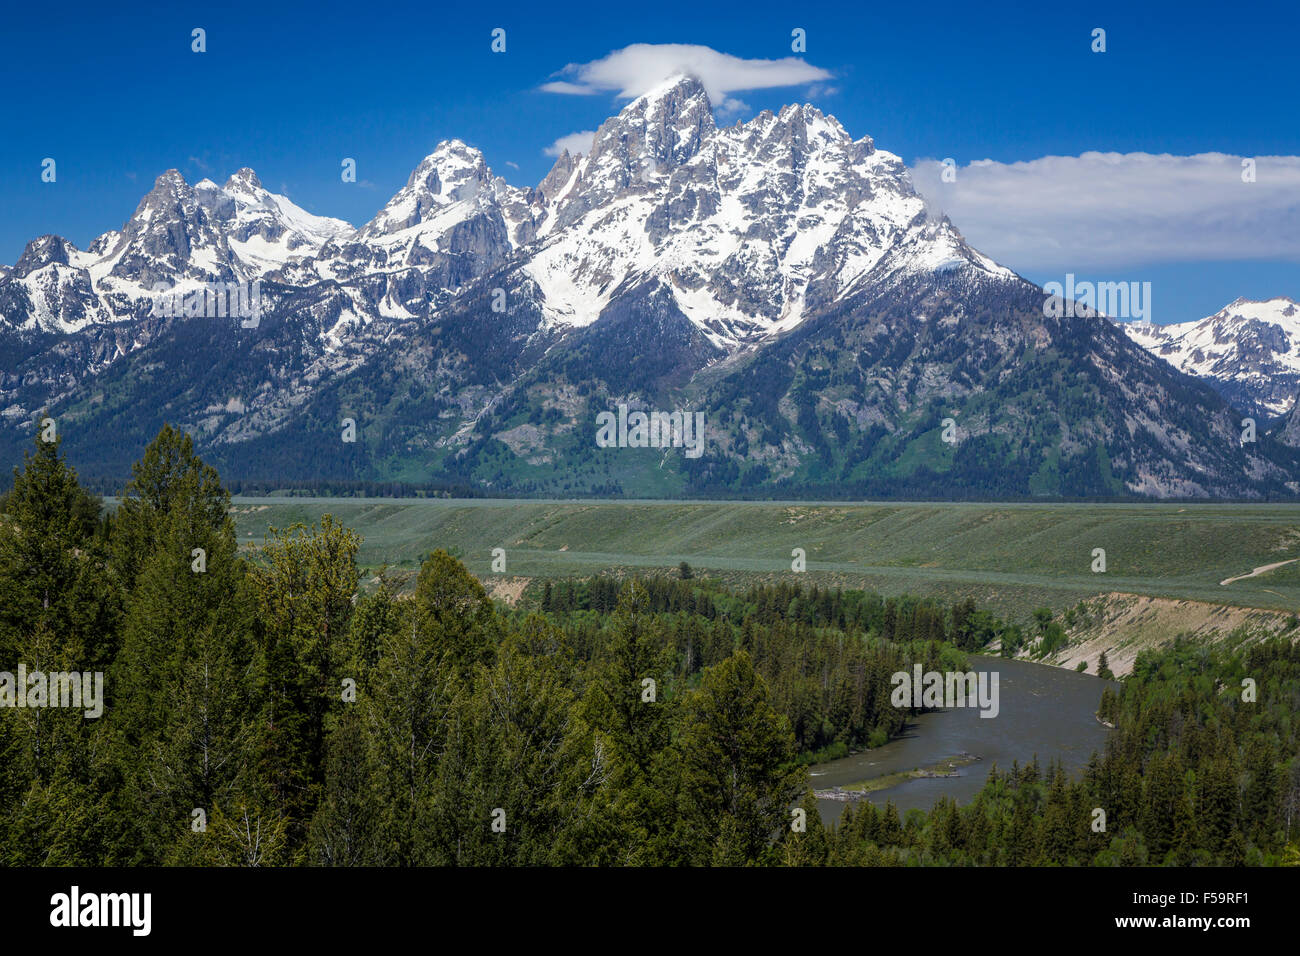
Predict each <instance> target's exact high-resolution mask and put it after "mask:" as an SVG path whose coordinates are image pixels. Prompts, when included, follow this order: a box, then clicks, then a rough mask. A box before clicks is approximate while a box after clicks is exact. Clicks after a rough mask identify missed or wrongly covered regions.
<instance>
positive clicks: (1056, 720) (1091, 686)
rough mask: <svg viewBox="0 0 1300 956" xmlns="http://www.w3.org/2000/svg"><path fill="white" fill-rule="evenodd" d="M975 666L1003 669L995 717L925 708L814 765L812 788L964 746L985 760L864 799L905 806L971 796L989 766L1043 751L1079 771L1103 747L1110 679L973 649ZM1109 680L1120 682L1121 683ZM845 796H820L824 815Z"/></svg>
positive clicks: (1043, 761) (1041, 756)
mask: <svg viewBox="0 0 1300 956" xmlns="http://www.w3.org/2000/svg"><path fill="white" fill-rule="evenodd" d="M969 667H970V669H971V670H974V671H991V672H993V671H995V672H997V673H998V675H999V677H998V685H999V686H998V691H999V697H1000V701H999V703H1000V707H999V711H998V715H997V716H996V717H991V718H989V717H980V712H979V709H978V708H975V707H966V708H951V709H949V710H942V711H934V712H931V713H928V714H922V715H921V716H919V717H917V718H916V719H915V720H914V721H913V722H912V723H910V724H909V725H908V727H907V730H906V731H905V732H904V734H903V736H901V737H896V738H895V739H893V740H891V741H890V742H889V743H887V744H885V745H884V746H883V747H877V748H876V749H875V750H868V751H864V752H862V753H859V754H854V755H852V756H849V757H844V758H842V759H840V760H832V761H830V762H829V763H823V764H816V765H814V766H812V767H810V768H809V783H810V784H811V785H812V788H813V789H814V790H830V789H832V788H834V787H843V786H847V785H849V784H853V783H859V782H861V781H863V780H867V779H869V778H872V777H880V776H884V775H886V774H891V773H898V772H902V771H908V770H914V769H916V768H923V767H932V766H934V765H936V764H939V763H940V762H942V761H944V760H945V759H947V758H949V757H954V756H956V755H958V754H961V753H969V754H974V755H978V756H979V757H980V758H981V759H980V760H978V761H976V762H974V763H971V764H969V765H968V766H964V767H961V768H960V770H959V771H958V772H959V773H960V774H961V776H959V777H944V778H924V779H916V780H905V781H903V782H902V783H900V784H898V785H897V786H893V787H890V788H888V789H885V790H877V791H874V792H873V793H871V794H870V795H869V796H868V798H867V799H869V800H870V801H871V802H872V803H874V804H876V805H878V806H883V805H884V803H885V801H886V800H893V801H894V804H895V805H896V806H897V807H898V809H899V812H900V813H902V812H904V811H906V810H909V809H911V808H913V807H917V808H920V809H923V810H928V809H929V808H930V807H932V806H933V805H934V802H935V801H936V800H938V799H939V798H940V797H942V796H949V797H953V798H954V799H956V800H957V802H958V803H968V802H969V801H971V800H972V799H974V797H975V794H976V793H977V792H978V791H979V790H980V788H981V787H983V786H984V782H985V780H987V779H988V774H989V769H990V768H991V767H992V766H993V764H995V763H996V764H997V766H998V769H999V771H1005V770H1009V769H1010V768H1011V763H1012V761H1013V760H1019V761H1020V763H1021V764H1022V765H1024V764H1025V763H1028V762H1030V761H1032V760H1033V758H1034V755H1035V754H1037V755H1038V762H1039V764H1040V765H1041V766H1042V768H1043V769H1044V771H1046V769H1047V765H1048V763H1049V762H1050V761H1052V760H1054V759H1059V760H1061V762H1062V763H1063V764H1064V765H1065V768H1066V770H1067V771H1068V772H1070V773H1072V774H1075V773H1077V772H1078V771H1080V770H1082V769H1083V767H1084V766H1086V765H1087V763H1088V759H1089V758H1090V757H1091V756H1092V753H1093V751H1094V750H1096V751H1101V750H1102V748H1103V747H1104V746H1105V742H1106V738H1107V736H1108V735H1109V734H1110V733H1112V731H1110V730H1108V729H1107V728H1106V727H1104V726H1103V725H1102V724H1101V723H1099V722H1098V720H1097V718H1096V716H1095V714H1096V711H1097V705H1098V703H1099V702H1100V700H1101V692H1102V690H1104V689H1105V688H1106V686H1107V683H1108V682H1106V681H1103V680H1100V679H1099V678H1097V677H1095V676H1093V675H1089V674H1078V673H1075V672H1074V671H1068V670H1063V669H1061V668H1059V667H1050V666H1048V665H1046V664H1034V663H1031V662H1029V661H1019V660H1008V659H1006V658H1001V657H982V656H976V655H970V657H969ZM1110 686H1112V687H1115V688H1118V686H1119V685H1118V684H1111V685H1110ZM845 806H847V804H846V803H844V802H841V801H838V800H819V801H818V807H819V809H820V811H821V815H822V819H823V820H824V821H825V822H827V823H829V822H830V821H831V820H837V819H839V816H840V814H841V813H842V812H843V810H844V807H845Z"/></svg>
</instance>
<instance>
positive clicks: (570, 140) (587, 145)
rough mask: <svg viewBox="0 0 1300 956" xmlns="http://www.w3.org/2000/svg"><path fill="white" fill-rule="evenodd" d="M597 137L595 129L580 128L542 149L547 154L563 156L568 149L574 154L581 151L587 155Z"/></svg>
mask: <svg viewBox="0 0 1300 956" xmlns="http://www.w3.org/2000/svg"><path fill="white" fill-rule="evenodd" d="M595 138H596V131H595V130H593V129H584V130H579V131H578V132H576V133H570V134H569V135H568V136H561V137H560V138H559V139H557V140H556V141H555V142H554V143H552V144H551V145H550V146H547V147H546V148H545V149H544V150H542V152H543V153H545V154H546V155H547V156H561V155H563V154H564V151H565V150H566V149H567V150H568V151H569V152H570V153H571V154H572V155H574V156H577V155H578V154H579V153H581V154H583V155H585V154H587V153H589V152H591V143H592V140H594V139H595Z"/></svg>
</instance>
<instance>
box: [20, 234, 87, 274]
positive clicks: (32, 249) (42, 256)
mask: <svg viewBox="0 0 1300 956" xmlns="http://www.w3.org/2000/svg"><path fill="white" fill-rule="evenodd" d="M75 252H76V247H74V246H73V245H72V243H70V242H68V240H66V239H64V238H63V237H62V236H53V235H49V236H41V237H40V238H39V239H33V240H32V241H31V242H29V243H27V248H25V249H24V250H23V254H22V255H21V256H19V257H18V261H17V262H16V263H14V268H13V274H14V275H16V276H25V275H29V274H30V273H32V272H35V271H36V270H37V269H40V268H43V267H45V266H48V265H49V264H50V263H51V262H57V263H59V264H61V265H65V266H66V265H69V264H70V262H69V259H70V257H71V256H72V255H73V254H74V253H75Z"/></svg>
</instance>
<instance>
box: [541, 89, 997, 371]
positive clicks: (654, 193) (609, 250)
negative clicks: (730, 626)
mask: <svg viewBox="0 0 1300 956" xmlns="http://www.w3.org/2000/svg"><path fill="white" fill-rule="evenodd" d="M557 170H564V171H567V179H566V182H565V184H564V185H563V186H562V187H560V188H559V189H558V191H557V192H556V194H555V197H554V199H552V200H551V201H550V202H549V208H548V209H547V215H546V217H545V219H544V221H543V222H542V225H541V227H540V229H539V235H540V237H541V241H540V242H539V248H538V249H537V250H536V251H535V252H533V254H532V255H531V256H530V259H529V263H528V265H527V266H525V267H524V271H525V272H526V273H527V275H528V276H529V277H530V278H531V279H532V280H533V281H534V282H536V284H537V286H538V289H539V290H540V295H541V299H542V301H543V303H544V311H545V314H546V316H547V318H548V320H550V321H552V322H554V323H556V324H559V325H567V326H581V325H588V324H590V323H592V322H594V321H595V320H596V319H597V318H598V317H599V316H600V315H601V313H602V311H603V310H604V308H605V307H606V306H607V305H608V304H609V302H610V301H611V300H612V299H614V298H615V297H617V296H618V295H620V294H621V293H622V292H623V291H625V290H627V289H630V288H633V287H637V286H641V285H643V284H645V283H647V282H649V283H652V284H654V285H655V286H657V287H660V288H662V289H663V290H664V291H665V293H666V294H668V295H669V296H671V298H672V300H673V302H674V304H675V305H676V307H677V308H678V309H680V310H681V312H682V313H683V314H684V315H685V316H686V317H687V318H688V319H689V320H690V321H691V322H692V323H693V324H694V325H696V326H697V327H698V328H699V329H701V330H702V331H703V332H704V334H705V335H706V336H707V337H708V338H709V340H710V342H712V343H713V344H714V345H716V346H718V347H719V348H721V349H723V350H728V351H729V350H731V349H733V348H734V347H735V346H737V345H739V344H742V343H747V342H752V341H754V340H756V339H761V338H762V337H764V336H768V335H771V334H774V333H778V332H782V331H785V330H788V329H792V328H794V327H795V326H797V325H799V323H800V322H801V321H803V319H804V318H805V317H806V316H807V315H809V314H812V313H814V312H816V311H817V310H818V309H821V308H824V307H825V306H827V305H828V304H830V303H831V302H833V301H835V300H836V299H838V298H840V297H842V296H843V295H844V294H846V293H847V292H848V291H849V290H851V289H852V288H853V287H854V286H855V284H858V283H861V282H863V281H865V280H866V279H867V278H868V277H871V278H873V279H875V280H877V281H879V280H880V279H881V278H882V277H883V272H884V271H887V270H894V271H898V270H920V271H933V270H935V269H943V268H953V267H957V266H961V267H969V268H973V269H976V270H979V271H982V272H985V273H987V274H989V275H991V276H997V277H1001V278H1012V273H1011V272H1010V271H1009V270H1007V269H1003V268H1001V267H999V266H997V265H995V264H994V263H993V262H991V261H990V260H988V259H986V258H985V257H983V256H980V255H979V254H978V253H975V252H974V251H973V250H971V249H970V248H969V247H968V246H967V245H966V244H965V242H964V241H963V240H962V239H961V237H960V235H958V234H957V232H956V230H955V229H953V228H952V226H951V225H950V224H949V223H947V222H931V221H930V220H929V219H928V218H927V217H926V216H925V215H924V211H925V203H924V201H923V200H922V199H921V198H920V197H919V196H918V195H917V194H916V192H915V191H914V190H913V189H912V186H911V183H910V180H909V179H908V176H907V174H906V171H905V169H904V167H903V163H902V162H901V160H899V158H898V157H897V156H894V155H893V154H891V153H887V152H884V151H883V150H878V149H876V147H875V145H874V144H873V143H872V141H871V139H870V138H869V137H863V138H861V139H859V140H857V141H854V140H853V139H852V138H851V137H850V136H849V134H848V133H847V132H845V130H844V128H843V127H842V126H840V124H839V123H838V122H837V121H836V120H835V119H834V117H828V116H825V115H824V114H823V113H822V112H821V111H820V110H818V109H817V108H815V107H813V106H808V105H805V106H787V107H786V108H785V109H783V110H782V111H781V112H780V113H779V114H773V113H771V112H770V111H764V112H763V113H760V114H759V115H758V116H756V117H755V118H754V119H752V120H750V121H749V122H747V123H739V122H738V123H736V124H735V125H734V126H731V127H728V128H724V129H719V128H717V127H716V126H715V125H714V121H713V114H712V111H711V108H710V105H709V101H708V97H707V96H706V95H705V92H704V90H703V88H702V87H701V86H700V85H699V83H698V82H696V81H695V80H693V79H691V78H688V77H678V78H675V79H673V80H670V81H668V82H667V83H665V84H664V85H663V86H661V87H659V88H658V89H656V90H653V91H652V92H650V93H648V94H646V95H645V96H642V97H640V98H639V99H637V100H635V101H633V102H632V103H631V104H630V105H629V106H627V107H626V108H625V109H624V110H623V111H622V112H620V113H619V115H618V116H616V117H614V118H612V119H610V120H608V121H606V122H605V123H604V124H603V125H602V126H601V127H600V129H599V130H598V131H597V132H596V136H595V140H594V142H593V144H592V149H591V153H590V155H589V156H585V157H582V158H581V159H579V160H578V161H577V162H576V163H572V164H570V162H569V160H568V158H567V156H566V157H561V159H560V161H559V163H557ZM873 270H876V271H874V272H873Z"/></svg>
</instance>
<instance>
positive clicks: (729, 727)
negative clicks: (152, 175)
mask: <svg viewBox="0 0 1300 956" xmlns="http://www.w3.org/2000/svg"><path fill="white" fill-rule="evenodd" d="M229 508H230V499H229V494H228V492H227V490H226V489H225V488H223V486H222V484H221V481H220V478H219V476H218V475H217V473H216V472H215V471H214V470H213V469H212V468H211V467H209V466H207V465H205V464H204V463H203V462H202V461H201V460H199V459H198V458H197V457H196V456H195V454H194V451H193V447H192V444H191V441H190V439H189V437H188V436H187V435H184V434H182V433H180V432H178V431H175V430H173V429H171V428H169V427H168V428H164V429H163V431H162V432H161V433H160V434H159V435H158V437H157V438H156V439H155V440H154V441H153V442H152V443H151V444H150V445H149V447H148V448H147V449H145V451H144V454H143V456H142V458H141V459H140V461H139V462H138V463H137V464H136V466H135V468H134V471H133V478H132V480H131V482H130V484H129V485H128V487H127V488H126V489H125V490H124V500H123V501H122V503H121V505H120V507H119V508H118V509H117V510H116V511H115V512H112V513H108V512H105V511H104V510H103V509H102V508H101V507H100V502H99V501H98V500H97V499H95V498H94V497H93V496H90V495H88V494H87V493H86V492H85V491H84V490H83V489H82V488H81V486H80V485H79V483H78V481H77V476H76V473H75V470H74V469H73V468H72V467H71V466H70V465H69V463H68V462H67V461H66V460H65V459H64V457H63V456H62V454H61V452H60V449H59V444H58V442H42V441H40V440H39V438H38V440H37V441H36V443H35V446H34V448H33V450H32V451H30V452H29V453H28V454H27V456H26V458H25V460H24V462H23V463H22V465H21V467H20V468H16V469H15V471H14V481H13V486H12V488H11V489H10V490H9V491H8V492H7V494H6V495H5V497H4V499H3V502H0V513H2V515H3V517H2V520H0V669H2V670H5V671H7V672H9V673H13V672H15V671H16V670H17V668H18V666H19V665H20V664H21V665H23V666H24V667H25V669H26V671H27V672H28V673H30V672H33V671H45V672H55V671H80V672H93V671H100V672H103V674H104V700H103V712H102V716H100V717H97V718H92V717H88V716H86V715H84V714H83V712H82V711H81V710H78V709H69V708H59V707H53V706H49V707H45V706H25V707H17V706H13V702H12V700H5V703H6V704H7V705H8V706H4V707H0V863H3V864H5V865H69V864H89V865H96V864H127V865H130V864H172V865H207V864H217V865H448V864H469V865H528V864H534V865H536V864H542V865H571V864H598V865H627V864H637V865H679V864H680V865H710V864H752V863H757V864H772V865H781V864H791V865H804V864H822V863H831V864H895V863H900V864H910V863H951V864H970V863H977V864H981V863H982V864H1047V863H1066V864H1098V865H1108V864H1132V863H1207V862H1222V863H1250V864H1270V863H1278V862H1296V861H1297V860H1300V849H1298V848H1297V841H1298V840H1300V813H1298V811H1300V760H1297V757H1296V754H1297V749H1298V745H1300V739H1298V736H1300V723H1298V722H1297V720H1296V717H1295V715H1296V713H1297V711H1300V649H1298V648H1297V647H1296V646H1295V645H1294V644H1292V643H1289V642H1286V641H1281V640H1279V641H1274V642H1272V643H1267V644H1263V645H1252V646H1250V647H1238V646H1237V645H1235V644H1232V643H1229V644H1228V645H1225V646H1222V647H1220V648H1217V649H1214V650H1209V649H1204V648H1199V647H1194V646H1190V645H1186V644H1179V645H1177V646H1174V647H1172V648H1170V649H1168V650H1166V651H1164V652H1163V653H1161V654H1158V655H1151V654H1148V655H1144V656H1143V657H1141V658H1139V661H1138V665H1137V666H1136V668H1135V671H1134V674H1133V676H1132V677H1131V678H1130V679H1129V680H1128V681H1127V682H1126V683H1125V685H1124V686H1123V688H1122V690H1121V692H1120V693H1119V694H1118V695H1113V694H1110V693H1107V694H1105V695H1104V696H1103V695H1101V694H1100V688H1101V687H1102V686H1103V685H1101V684H1099V685H1098V687H1099V708H1100V716H1101V718H1103V719H1105V720H1108V721H1110V722H1112V723H1114V724H1115V725H1116V726H1117V728H1118V729H1117V731H1116V733H1115V734H1114V735H1113V736H1112V739H1111V741H1110V744H1109V746H1108V747H1107V749H1106V752H1105V753H1103V754H1098V755H1096V757H1095V758H1094V759H1093V761H1092V763H1091V765H1090V766H1089V768H1088V771H1087V773H1086V774H1085V776H1084V778H1083V779H1081V780H1077V781H1075V780H1069V779H1067V778H1066V776H1065V774H1064V773H1062V772H1060V771H1059V769H1058V768H1054V767H1047V768H1043V767H1040V766H1039V765H1038V762H1037V760H1036V759H1034V755H1032V754H1026V755H1025V761H1024V762H1023V764H1021V765H1018V766H1016V767H1013V768H1010V769H1009V770H1007V769H1006V768H1004V770H1002V771H995V772H994V773H993V775H992V776H991V778H990V781H989V783H988V785H987V786H986V787H985V788H984V790H983V791H982V792H981V793H980V795H979V797H978V798H977V800H976V801H975V802H974V803H972V804H970V805H968V806H964V807H956V806H954V805H953V804H952V803H951V802H950V801H943V802H940V803H939V804H938V805H937V806H936V807H935V808H934V809H933V810H932V811H931V812H929V813H922V812H919V811H914V812H910V813H908V814H907V815H906V816H905V817H903V818H900V816H899V814H898V812H897V811H896V809H895V808H894V806H893V805H892V804H891V803H886V804H885V805H884V806H883V807H880V808H875V807H872V806H871V805H870V804H867V803H865V802H864V803H861V804H858V805H856V806H851V807H850V808H849V809H848V811H847V812H846V815H845V817H844V819H843V821H841V822H840V823H839V824H838V825H837V826H835V827H826V826H823V825H822V823H821V822H820V820H819V818H818V815H817V804H816V801H815V800H814V799H813V797H812V794H811V793H810V791H809V787H808V779H807V772H806V770H805V769H804V767H805V765H806V764H807V763H808V762H810V761H811V760H812V759H814V757H819V758H824V757H826V756H830V755H836V754H841V753H846V752H848V751H849V750H851V749H853V750H857V749H863V748H867V747H874V746H879V745H881V744H883V743H885V742H886V741H887V740H888V739H889V738H890V737H891V736H894V735H897V734H898V733H899V732H900V731H901V730H902V729H903V727H904V725H905V724H906V722H907V721H908V719H909V717H911V716H912V715H913V713H914V711H912V710H911V709H910V708H900V707H896V706H894V705H893V704H892V703H891V699H890V697H891V694H890V691H891V682H890V677H891V675H892V674H894V673H896V672H898V671H907V670H910V669H911V667H912V665H914V664H916V663H920V664H922V665H923V668H924V669H925V670H953V669H964V668H965V666H966V654H967V653H969V652H973V651H978V650H980V649H981V648H984V647H985V646H986V645H987V644H989V643H990V642H991V641H993V640H996V639H1002V640H1003V641H1004V642H1007V640H1008V639H1010V638H1014V637H1015V636H1016V635H1017V634H1018V632H1017V631H1015V629H1013V628H1011V627H1009V626H1008V625H1006V624H1005V623H1003V622H1001V621H998V620H996V619H995V618H994V617H993V616H991V615H989V614H988V613H987V612H985V611H982V610H980V609H978V608H976V607H975V606H974V604H973V603H971V602H963V603H961V604H957V605H954V606H943V605H940V604H938V603H934V602H929V601H922V600H915V599H890V600H884V599H882V598H880V597H879V596H876V595H872V594H867V593H863V592H839V591H835V592H831V591H826V590H818V589H816V588H814V589H811V590H809V589H806V588H803V587H800V586H798V585H797V584H793V583H792V584H782V585H778V586H775V587H763V588H754V589H751V590H749V591H744V592H739V591H730V590H727V589H724V588H722V587H721V586H720V585H718V584H717V583H716V582H710V581H707V580H699V579H696V578H695V577H693V576H692V575H691V573H690V570H689V568H687V567H683V568H682V569H681V570H680V571H679V573H678V576H677V577H676V578H666V577H659V578H650V579H646V580H636V581H626V582H617V581H614V580H613V579H610V578H604V577H596V578H591V579H588V580H584V581H556V582H545V583H543V584H541V586H540V587H536V588H535V591H534V593H535V597H530V599H529V600H527V601H525V602H524V604H523V605H522V606H519V607H515V608H507V607H505V606H503V605H497V604H494V603H493V602H492V601H491V600H490V599H489V597H488V595H487V593H486V592H485V590H484V588H483V586H482V585H481V584H480V583H479V581H478V580H477V579H475V578H474V577H473V576H472V575H470V574H469V573H468V572H467V571H466V569H465V568H464V567H463V566H462V565H461V564H460V563H459V562H458V561H457V560H455V559H454V558H452V557H451V556H449V555H448V554H447V553H446V552H445V551H442V550H437V549H436V548H437V544H438V543H437V542H430V548H431V550H432V553H431V555H430V556H429V557H428V558H427V560H425V561H424V563H423V566H422V567H421V569H420V572H419V576H418V578H417V579H416V581H415V587H414V592H413V594H411V595H409V596H408V595H405V594H402V593H399V589H398V588H397V587H396V586H395V584H394V582H393V581H392V580H391V579H390V578H389V577H388V576H387V575H386V574H384V573H380V574H379V575H378V580H377V582H376V583H375V584H374V586H363V581H362V572H361V570H360V569H359V567H358V565H357V561H356V555H357V549H358V545H359V543H360V542H359V539H358V537H357V535H356V534H355V533H353V532H351V531H349V530H348V529H347V528H345V527H343V526H341V525H340V524H338V523H337V522H336V521H335V520H334V519H333V518H331V517H329V516H326V517H325V518H324V519H322V521H321V522H319V523H318V524H317V525H315V526H313V527H304V526H295V527H292V528H288V529H283V530H280V531H277V532H275V533H274V534H273V535H271V537H270V538H269V540H268V541H267V542H266V543H265V545H264V546H263V547H262V548H260V549H258V550H256V551H254V552H252V553H250V554H247V555H243V554H241V553H240V551H239V548H238V546H237V542H236V538H235V533H234V527H233V523H232V521H231V518H230V514H229ZM1246 677H1249V678H1252V679H1253V680H1255V681H1256V682H1257V685H1258V694H1257V698H1256V699H1254V700H1252V701H1244V700H1243V695H1242V690H1241V687H1242V679H1243V678H1246ZM11 680H12V679H11ZM9 694H10V697H12V695H13V684H12V683H11V684H10V685H9ZM1098 807H1100V808H1104V809H1105V811H1106V815H1107V827H1106V830H1105V832H1095V831H1094V830H1093V828H1092V823H1093V820H1094V818H1095V817H1094V809H1095V808H1098ZM794 808H798V809H802V810H804V811H805V813H806V819H807V826H806V827H799V826H793V825H792V823H794V821H796V820H797V819H799V817H800V815H799V814H797V813H792V809H794Z"/></svg>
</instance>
